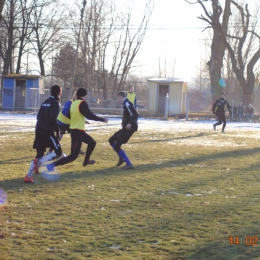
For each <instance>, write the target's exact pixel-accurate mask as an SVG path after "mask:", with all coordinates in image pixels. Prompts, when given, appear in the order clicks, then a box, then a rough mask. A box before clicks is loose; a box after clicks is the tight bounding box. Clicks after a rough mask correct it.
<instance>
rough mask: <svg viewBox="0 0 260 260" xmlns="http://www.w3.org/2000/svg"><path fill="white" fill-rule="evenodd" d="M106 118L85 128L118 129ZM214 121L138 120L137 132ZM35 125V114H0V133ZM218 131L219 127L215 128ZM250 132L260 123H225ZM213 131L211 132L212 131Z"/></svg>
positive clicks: (201, 126) (205, 127)
mask: <svg viewBox="0 0 260 260" xmlns="http://www.w3.org/2000/svg"><path fill="white" fill-rule="evenodd" d="M99 116H102V117H108V118H109V122H108V124H104V123H101V122H95V121H91V120H90V125H87V126H86V128H87V129H88V130H89V131H91V130H95V129H97V128H101V129H100V130H103V131H105V130H107V131H110V130H112V129H118V128H120V123H121V118H119V117H116V116H111V115H105V116H104V115H99ZM214 122H215V121H206V120H189V121H186V120H175V119H169V120H167V121H166V120H162V119H149V118H139V131H145V132H149V131H151V132H154V131H156V132H186V131H188V132H190V131H211V130H212V124H213V123H214ZM35 124H36V115H35V114H14V113H3V112H2V113H1V112H0V131H8V132H28V131H34V128H35ZM217 129H218V131H220V129H221V128H220V127H218V128H217ZM245 130H246V132H248V131H252V134H256V135H258V134H259V133H260V122H257V123H255V122H252V123H251V122H227V128H226V131H227V132H234V131H238V132H237V133H240V134H242V133H243V131H245ZM212 131H213V130H212Z"/></svg>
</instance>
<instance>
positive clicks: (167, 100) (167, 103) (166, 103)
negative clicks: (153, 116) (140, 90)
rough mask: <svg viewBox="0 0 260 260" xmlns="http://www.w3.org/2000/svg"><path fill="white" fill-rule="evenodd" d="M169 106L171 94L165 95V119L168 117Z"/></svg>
mask: <svg viewBox="0 0 260 260" xmlns="http://www.w3.org/2000/svg"><path fill="white" fill-rule="evenodd" d="M168 108H169V94H168V93H167V94H166V96H165V109H164V119H165V120H167V119H168Z"/></svg>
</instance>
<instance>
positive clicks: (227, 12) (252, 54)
mask: <svg viewBox="0 0 260 260" xmlns="http://www.w3.org/2000/svg"><path fill="white" fill-rule="evenodd" d="M197 3H199V4H200V5H201V6H202V8H203V10H204V14H205V15H201V16H200V17H199V19H201V20H203V21H205V22H206V23H208V24H209V27H210V28H212V29H213V39H212V45H211V59H210V61H209V62H208V66H209V72H210V78H211V85H212V94H213V98H216V95H218V94H219V92H220V91H221V90H222V89H221V87H220V86H219V85H218V81H219V79H220V78H221V68H222V66H223V58H224V52H225V49H227V50H228V52H229V55H230V60H231V64H232V70H233V72H234V73H235V75H236V78H237V80H238V82H239V85H240V86H241V88H242V91H243V96H247V99H248V100H247V102H250V99H251V97H252V96H253V91H254V84H255V73H254V67H255V65H256V63H257V61H258V60H259V58H260V45H259V44H255V39H256V38H257V39H258V40H259V39H260V35H259V34H258V33H257V31H256V28H257V27H256V23H257V20H258V19H256V18H254V20H253V21H252V22H251V24H250V21H251V20H250V19H251V17H252V16H251V14H250V12H249V9H248V4H246V5H245V7H244V8H243V6H242V4H239V3H238V2H237V1H233V0H226V1H225V8H224V11H223V9H222V7H221V4H220V1H219V0H211V3H212V12H210V11H208V10H207V8H206V6H205V4H204V3H203V2H202V1H200V0H197ZM232 6H234V7H235V8H236V11H238V13H239V15H240V21H241V25H240V26H239V28H240V30H239V31H236V33H235V34H234V33H233V34H232V33H231V30H230V28H231V27H232V26H230V23H229V21H230V17H231V15H233V13H231V8H232ZM221 18H222V20H221ZM252 24H253V25H252ZM251 27H252V29H250V28H251ZM232 40H236V41H235V44H234V41H232Z"/></svg>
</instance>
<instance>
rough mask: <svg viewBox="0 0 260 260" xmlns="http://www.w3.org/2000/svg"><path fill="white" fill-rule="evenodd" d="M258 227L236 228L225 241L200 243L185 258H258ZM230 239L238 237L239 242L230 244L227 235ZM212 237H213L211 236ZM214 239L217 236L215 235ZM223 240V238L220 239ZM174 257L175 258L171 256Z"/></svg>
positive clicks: (244, 259)
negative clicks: (234, 232)
mask: <svg viewBox="0 0 260 260" xmlns="http://www.w3.org/2000/svg"><path fill="white" fill-rule="evenodd" d="M259 233H260V230H259V228H256V226H254V227H253V226H252V227H251V228H248V229H247V230H239V229H238V230H237V232H236V234H230V235H229V236H227V237H226V238H225V241H215V242H212V243H207V244H204V245H201V246H200V248H197V249H196V250H194V251H195V252H191V253H190V254H189V256H188V257H186V258H185V259H186V260H198V259H210V260H227V259H232V260H251V259H258V257H259V255H260V243H259V240H258V239H259V236H258V234H259ZM230 236H232V241H233V242H234V239H235V238H236V237H238V238H239V244H234V243H233V244H232V245H231V244H230V239H229V237H230ZM213 239H214V238H213ZM216 240H218V238H217V237H216ZM221 240H223V239H221ZM171 259H175V258H171Z"/></svg>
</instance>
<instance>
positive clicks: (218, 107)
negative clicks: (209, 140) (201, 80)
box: [213, 98, 231, 115]
mask: <svg viewBox="0 0 260 260" xmlns="http://www.w3.org/2000/svg"><path fill="white" fill-rule="evenodd" d="M226 108H228V110H229V112H230V113H231V109H230V105H229V103H228V102H227V100H225V99H221V98H220V99H218V100H217V101H216V102H215V103H214V105H213V114H216V115H225V112H226Z"/></svg>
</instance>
